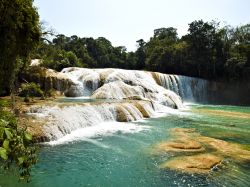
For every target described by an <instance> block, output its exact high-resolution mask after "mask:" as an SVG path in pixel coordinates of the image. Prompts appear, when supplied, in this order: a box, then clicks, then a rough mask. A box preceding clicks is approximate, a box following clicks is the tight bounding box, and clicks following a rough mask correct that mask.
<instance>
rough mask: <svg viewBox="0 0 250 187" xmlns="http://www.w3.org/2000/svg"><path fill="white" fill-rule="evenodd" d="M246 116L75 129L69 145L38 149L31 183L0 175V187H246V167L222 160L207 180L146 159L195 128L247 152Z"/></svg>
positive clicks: (186, 115) (169, 118)
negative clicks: (177, 131) (176, 134)
mask: <svg viewBox="0 0 250 187" xmlns="http://www.w3.org/2000/svg"><path fill="white" fill-rule="evenodd" d="M249 114H250V107H236V106H214V105H188V106H187V109H185V110H182V111H175V112H170V113H169V114H166V115H165V116H164V117H160V118H153V119H147V120H144V121H141V122H134V123H114V122H112V123H106V124H102V125H103V127H102V125H99V126H96V127H92V128H91V127H90V128H86V129H85V130H86V131H87V132H86V131H84V129H81V132H80V131H79V132H78V133H76V135H75V136H74V135H72V136H71V137H69V138H71V140H72V138H73V139H74V140H75V141H61V142H60V141H59V142H56V143H55V142H54V143H51V144H45V145H43V146H42V148H41V153H40V155H39V162H38V164H37V165H36V166H35V167H34V168H33V170H32V181H31V183H29V184H26V183H23V182H22V183H18V182H17V180H16V178H15V177H13V176H9V175H8V174H0V186H46V187H50V186H51V187H54V186H108V187H110V186H250V179H249V176H250V163H249V162H248V163H246V162H245V163H243V162H239V161H237V160H234V159H232V158H225V159H224V160H223V162H222V164H221V165H220V166H219V167H217V168H214V169H213V171H212V172H210V173H209V174H186V173H183V172H180V171H174V170H170V169H160V167H159V166H160V164H162V163H163V162H165V161H167V160H169V159H171V158H173V156H174V154H172V153H165V154H160V155H156V154H152V150H153V147H154V146H155V144H157V143H159V142H162V141H167V140H169V139H171V138H172V137H171V134H170V129H171V128H175V127H183V128H195V129H196V130H197V132H199V133H200V134H201V135H204V136H209V137H214V138H218V139H222V140H225V141H228V142H234V143H239V144H242V145H244V147H245V148H246V149H248V150H250V138H249V137H250V118H249Z"/></svg>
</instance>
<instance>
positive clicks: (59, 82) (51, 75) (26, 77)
mask: <svg viewBox="0 0 250 187" xmlns="http://www.w3.org/2000/svg"><path fill="white" fill-rule="evenodd" d="M22 77H23V80H22V81H28V82H36V83H38V84H40V86H41V88H42V89H43V90H45V91H49V90H50V89H54V90H56V91H59V92H61V94H63V93H64V92H65V91H66V90H68V89H69V88H70V87H71V86H72V85H74V83H73V81H72V80H71V79H70V78H69V77H68V76H66V75H65V74H63V73H60V72H56V71H54V70H52V69H46V68H43V67H39V66H30V67H29V68H28V70H27V71H26V72H25V73H24V74H23V75H22Z"/></svg>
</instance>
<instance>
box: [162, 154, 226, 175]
mask: <svg viewBox="0 0 250 187" xmlns="http://www.w3.org/2000/svg"><path fill="white" fill-rule="evenodd" d="M221 161H222V158H220V157H218V156H215V155H212V154H208V153H207V154H198V155H193V156H182V157H176V158H174V159H172V160H170V161H167V162H165V163H163V164H161V166H160V167H161V168H169V169H175V170H181V171H184V172H188V173H208V172H209V171H211V169H212V168H213V167H214V166H216V165H218V164H219V163H220V162H221Z"/></svg>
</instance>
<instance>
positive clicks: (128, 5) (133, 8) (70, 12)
mask: <svg viewBox="0 0 250 187" xmlns="http://www.w3.org/2000/svg"><path fill="white" fill-rule="evenodd" d="M34 4H35V6H36V7H37V8H38V12H39V14H40V19H41V21H46V22H47V23H48V25H49V26H51V27H52V28H54V29H55V31H56V32H57V33H60V34H61V33H62V34H65V35H67V36H71V35H74V34H76V35H78V36H80V37H94V38H97V37H100V36H103V37H105V38H107V39H108V40H110V41H111V42H112V44H113V45H114V46H121V45H123V46H126V47H127V49H128V51H131V50H135V49H136V40H138V39H141V38H142V39H144V40H145V41H148V40H149V38H150V37H151V36H152V35H153V30H154V29H156V28H160V27H171V26H172V27H175V28H177V29H178V33H179V36H182V35H183V34H186V33H187V29H188V23H191V22H192V21H194V20H198V19H203V20H204V21H211V20H218V21H221V22H226V23H227V24H230V25H233V26H236V25H240V24H246V23H250V11H249V8H250V0H35V1H34Z"/></svg>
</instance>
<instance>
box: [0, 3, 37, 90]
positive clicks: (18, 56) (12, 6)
mask: <svg viewBox="0 0 250 187" xmlns="http://www.w3.org/2000/svg"><path fill="white" fill-rule="evenodd" d="M32 3H33V0H12V1H9V0H1V1H0V43H1V45H0V54H1V55H0V92H3V91H8V90H9V87H10V84H11V82H12V81H13V78H14V73H15V71H16V70H17V69H18V68H19V67H20V66H22V65H23V64H21V62H23V63H25V62H26V59H27V58H28V57H29V54H30V52H31V51H32V50H33V49H34V48H35V46H36V45H37V44H38V42H39V40H40V26H39V16H38V13H37V11H36V9H35V8H34V6H33V5H32Z"/></svg>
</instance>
